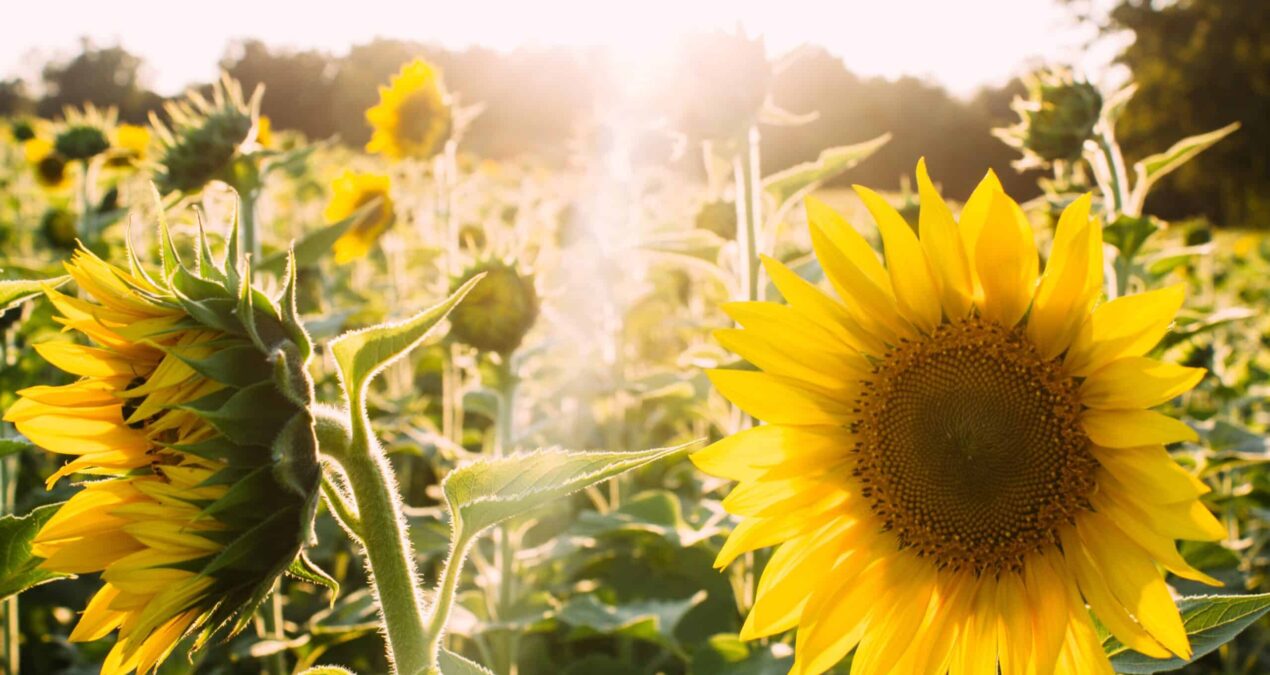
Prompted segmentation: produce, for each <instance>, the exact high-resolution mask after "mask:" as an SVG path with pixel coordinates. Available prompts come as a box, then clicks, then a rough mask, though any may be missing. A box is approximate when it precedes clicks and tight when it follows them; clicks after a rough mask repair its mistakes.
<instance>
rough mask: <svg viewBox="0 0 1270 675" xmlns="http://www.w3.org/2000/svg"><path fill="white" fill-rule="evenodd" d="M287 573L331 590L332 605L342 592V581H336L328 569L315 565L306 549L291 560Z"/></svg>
mask: <svg viewBox="0 0 1270 675" xmlns="http://www.w3.org/2000/svg"><path fill="white" fill-rule="evenodd" d="M287 574H290V575H291V576H293V577H295V578H297V579H300V580H301V581H307V582H309V583H311V584H314V585H316V586H322V587H324V588H326V589H327V590H329V591H330V592H331V607H335V598H336V597H337V596H339V594H340V582H338V581H336V580H335V577H332V576H331V575H330V574H327V573H326V570H324V569H322V568H321V567H318V566H317V565H315V564H314V563H313V561H312V560H309V556H307V555H305V554H304V551H301V552H300V555H298V556H296V558H295V560H293V561H291V566H290V567H288V568H287Z"/></svg>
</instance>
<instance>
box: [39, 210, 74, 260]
mask: <svg viewBox="0 0 1270 675" xmlns="http://www.w3.org/2000/svg"><path fill="white" fill-rule="evenodd" d="M40 234H41V235H43V237H44V240H45V241H47V242H48V243H49V245H50V246H52V247H53V248H60V249H65V250H68V251H69V250H70V249H73V248H75V239H76V237H78V236H79V225H78V220H77V219H76V218H75V214H73V213H71V212H70V211H67V210H66V209H63V208H60V207H52V208H50V209H48V210H46V211H45V212H44V215H42V216H40Z"/></svg>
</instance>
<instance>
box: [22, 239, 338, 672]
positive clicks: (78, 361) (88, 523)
mask: <svg viewBox="0 0 1270 675" xmlns="http://www.w3.org/2000/svg"><path fill="white" fill-rule="evenodd" d="M203 249H204V251H205V250H206V247H205V246H204V247H203ZM164 267H165V274H164V275H163V277H162V279H160V280H156V279H154V278H153V277H151V276H150V275H148V274H147V273H145V272H144V271H142V268H141V267H140V266H139V265H138V264H137V263H136V261H135V259H134V261H133V266H132V271H125V270H123V269H120V268H118V267H115V266H113V265H110V264H108V263H106V262H104V261H103V260H101V259H100V258H98V257H96V256H95V255H93V254H92V253H90V252H88V251H87V250H80V251H78V252H76V253H75V254H74V256H73V257H72V259H71V261H70V262H69V263H67V271H68V272H69V273H70V275H71V277H72V278H73V279H74V280H75V281H76V283H77V284H78V285H79V288H80V290H81V291H82V293H83V294H82V295H81V296H79V297H77V296H75V295H68V294H64V293H61V292H59V291H57V290H55V289H53V288H46V290H45V293H46V295H47V297H48V299H49V300H50V301H51V302H52V304H53V306H54V308H55V309H56V310H57V312H58V317H57V320H58V321H59V322H60V323H62V325H63V326H65V328H66V330H67V331H71V332H74V333H78V334H80V335H83V336H84V337H86V338H87V339H88V340H89V341H90V342H91V346H90V345H85V344H80V343H77V342H69V341H60V342H45V343H43V344H37V345H36V346H35V349H36V351H38V352H39V353H40V355H41V356H43V357H44V358H45V359H46V360H48V361H49V362H50V363H52V364H53V365H54V366H56V367H58V368H60V369H61V370H64V371H66V372H68V373H70V374H72V375H77V376H79V378H80V379H79V380H78V381H76V382H74V383H72V384H68V385H63V386H37V387H30V388H28V389H24V390H22V391H20V392H19V394H20V396H21V398H20V399H19V400H18V402H16V403H14V404H13V405H12V406H11V407H10V408H9V409H8V410H7V411H6V413H5V416H4V419H5V420H6V421H8V422H12V423H13V424H14V425H15V426H16V427H17V429H18V431H19V432H20V433H22V434H23V435H24V436H26V437H27V438H29V439H30V440H31V441H32V442H33V443H36V444H37V445H39V446H41V447H43V448H45V449H47V450H49V451H51V452H55V453H58V454H62V455H65V456H67V457H69V458H70V460H71V461H70V462H68V463H67V464H65V465H64V466H62V467H61V468H60V469H59V470H58V471H57V472H56V473H55V474H53V475H52V476H51V477H50V478H49V484H50V485H52V484H53V483H54V482H56V481H57V480H59V479H60V478H62V477H64V476H69V475H72V474H79V475H82V476H85V477H92V478H94V480H92V481H91V482H87V483H85V484H84V487H83V489H81V490H80V491H79V492H78V493H76V494H75V496H74V497H72V498H71V499H70V500H69V501H67V502H65V503H64V504H62V506H61V508H60V509H59V510H58V511H57V513H56V514H55V515H54V516H52V518H51V519H50V520H49V521H47V523H46V524H45V525H44V526H43V528H42V529H41V530H40V531H39V533H38V534H37V535H36V537H35V540H34V547H33V552H34V553H35V555H37V556H39V557H42V558H44V559H45V560H44V561H43V562H42V563H41V567H44V568H46V569H49V570H53V571H57V572H62V573H68V574H93V573H100V574H101V582H102V585H101V588H100V590H98V591H97V593H96V595H94V596H93V598H92V599H91V600H90V601H89V603H88V606H87V607H86V608H85V609H84V612H83V614H82V616H81V617H80V620H79V623H78V625H77V626H76V627H75V630H74V632H73V633H72V634H71V640H74V641H92V640H98V639H101V638H103V637H105V636H106V635H108V634H110V633H111V632H113V631H116V630H117V631H118V638H117V640H116V642H115V645H114V647H113V649H112V650H111V651H110V653H109V655H108V656H107V657H106V660H105V662H104V664H103V667H102V672H103V673H107V674H114V673H127V672H130V671H132V670H137V671H140V672H149V671H152V670H154V669H155V668H156V667H157V665H158V664H159V663H160V662H161V661H162V660H163V659H164V658H165V657H166V656H167V655H168V654H169V653H170V652H171V650H172V648H173V647H174V646H175V645H176V643H177V641H178V640H179V639H181V638H182V637H183V636H185V635H187V634H190V633H192V632H194V631H198V630H204V633H203V636H202V638H201V639H203V640H205V639H207V638H208V637H210V633H211V632H212V631H215V630H218V629H221V628H222V627H225V628H227V629H228V630H230V631H236V630H239V629H241V627H242V626H243V625H244V623H245V622H246V621H247V620H249V619H250V615H251V612H252V611H253V609H254V607H255V606H256V605H257V604H259V602H260V601H261V600H263V598H264V597H265V595H266V594H267V593H268V591H269V589H270V588H271V586H272V584H273V583H274V580H275V579H276V578H277V576H278V575H279V574H281V573H282V571H283V570H284V569H286V567H287V566H288V565H289V564H291V563H292V562H293V561H294V560H295V559H296V556H297V554H298V552H299V549H300V545H301V542H302V541H303V540H304V538H305V537H306V536H307V529H308V527H309V523H310V522H311V519H312V514H313V509H314V507H315V501H314V500H315V495H316V487H317V480H318V473H317V464H316V443H315V440H314V439H313V431H312V418H311V417H310V414H309V410H310V408H309V406H308V403H307V401H308V398H309V394H308V391H307V390H308V386H307V383H308V380H307V375H305V374H304V370H303V364H304V363H305V362H306V361H307V358H308V354H309V353H310V347H309V344H308V340H307V337H306V336H305V335H304V333H303V329H302V328H300V327H299V324H298V323H297V322H296V321H295V320H294V314H293V312H292V308H291V306H290V303H286V304H284V305H283V308H282V309H279V308H278V307H277V306H276V305H275V304H274V301H273V300H272V299H270V298H268V297H267V296H265V295H264V294H263V293H261V292H259V291H255V290H252V289H251V288H250V285H249V282H248V280H246V279H243V278H241V277H239V275H238V271H237V270H236V269H234V267H233V266H230V267H226V268H221V267H219V266H216V265H215V264H214V263H213V262H211V259H210V258H208V257H207V255H206V254H205V255H204V256H202V257H201V260H200V271H199V273H197V274H195V273H193V272H190V271H188V270H186V269H184V268H183V267H181V266H180V264H179V262H178V261H177V258H176V255H175V250H174V249H172V248H171V247H170V246H169V247H168V251H167V253H166V259H165V265H164ZM86 298H91V299H86ZM239 317H250V319H251V320H249V321H243V320H240V319H239ZM282 371H286V373H287V374H286V376H285V377H282V376H279V375H277V374H276V373H281V372H282ZM236 615H237V617H238V618H237V619H235V618H234V617H235V616H236ZM200 644H201V643H200Z"/></svg>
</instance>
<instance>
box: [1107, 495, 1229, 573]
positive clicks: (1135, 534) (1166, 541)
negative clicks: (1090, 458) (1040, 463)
mask: <svg viewBox="0 0 1270 675" xmlns="http://www.w3.org/2000/svg"><path fill="white" fill-rule="evenodd" d="M1090 501H1091V502H1093V505H1094V508H1095V509H1096V510H1097V511H1098V512H1099V513H1102V514H1104V515H1106V516H1107V517H1108V518H1110V519H1111V521H1112V522H1113V523H1115V524H1116V527H1118V528H1119V529H1120V531H1121V532H1123V533H1124V536H1126V537H1128V538H1129V539H1132V540H1133V542H1134V543H1135V544H1137V545H1138V546H1141V547H1142V550H1144V551H1146V552H1147V553H1148V554H1149V555H1150V556H1151V557H1152V558H1153V559H1154V560H1155V561H1156V562H1158V563H1160V564H1161V565H1163V566H1164V569H1167V570H1168V571H1170V572H1172V573H1173V574H1176V575H1177V576H1179V577H1182V578H1183V579H1190V580H1191V581H1198V582H1200V583H1202V584H1208V585H1210V586H1221V585H1222V583H1221V582H1220V581H1218V580H1216V579H1214V578H1213V577H1210V576H1208V575H1207V574H1204V573H1203V572H1201V571H1199V570H1197V569H1195V568H1194V567H1192V566H1191V565H1190V563H1188V562H1186V560H1185V559H1184V558H1182V556H1181V554H1179V553H1178V552H1177V547H1176V546H1175V545H1174V544H1173V540H1172V539H1170V538H1168V537H1165V536H1164V535H1161V534H1159V533H1158V532H1156V531H1155V530H1152V529H1151V528H1150V527H1148V526H1147V525H1146V524H1145V523H1143V521H1142V520H1140V519H1139V518H1138V517H1137V516H1135V515H1134V513H1133V512H1132V511H1131V510H1130V509H1128V508H1125V507H1124V506H1122V505H1121V503H1120V502H1118V501H1115V500H1111V499H1108V498H1107V496H1106V494H1105V490H1104V491H1103V492H1100V493H1095V494H1094V495H1093V496H1092V497H1091V498H1090Z"/></svg>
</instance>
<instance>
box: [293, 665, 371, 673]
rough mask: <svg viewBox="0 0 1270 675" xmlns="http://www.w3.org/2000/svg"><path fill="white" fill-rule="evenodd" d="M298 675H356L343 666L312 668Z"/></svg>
mask: <svg viewBox="0 0 1270 675" xmlns="http://www.w3.org/2000/svg"><path fill="white" fill-rule="evenodd" d="M300 675H357V673H356V672H354V671H351V670H349V669H348V668H345V667H343V666H313V667H312V668H305V669H304V670H302V671H300Z"/></svg>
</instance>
